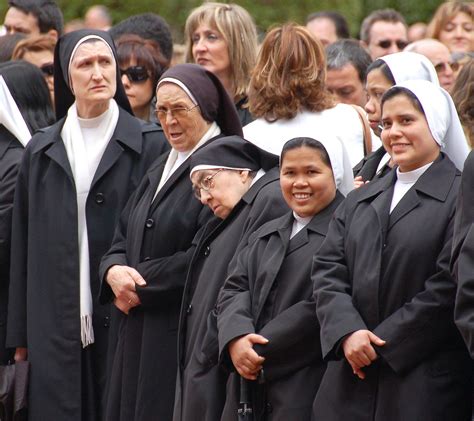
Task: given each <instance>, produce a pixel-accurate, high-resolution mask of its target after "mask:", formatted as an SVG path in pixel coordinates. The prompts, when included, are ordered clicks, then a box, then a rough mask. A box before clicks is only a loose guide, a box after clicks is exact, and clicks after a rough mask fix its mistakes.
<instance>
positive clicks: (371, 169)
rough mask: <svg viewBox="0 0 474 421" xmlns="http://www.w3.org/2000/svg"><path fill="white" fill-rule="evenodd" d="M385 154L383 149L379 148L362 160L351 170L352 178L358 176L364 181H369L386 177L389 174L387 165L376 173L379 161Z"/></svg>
mask: <svg viewBox="0 0 474 421" xmlns="http://www.w3.org/2000/svg"><path fill="white" fill-rule="evenodd" d="M386 153H387V151H386V150H385V148H384V147H383V146H381V147H380V148H378V149H377V150H376V151H374V152H372V153H371V154H369V155H367V156H365V157H364V158H362V160H361V161H360V162H359V163H358V164H357V165H356V166H355V167H354V168H353V171H354V177H356V176H360V177H362V180H364V181H371V180H376V179H378V178H381V177H383V176H384V175H387V174H388V173H389V172H390V167H389V166H388V164H385V165H384V166H383V167H382V168H381V169H380V170H379V171H377V168H378V166H379V164H380V161H381V160H382V158H383V157H384V156H385V154H386Z"/></svg>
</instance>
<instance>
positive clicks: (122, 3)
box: [0, 0, 441, 42]
mask: <svg viewBox="0 0 474 421" xmlns="http://www.w3.org/2000/svg"><path fill="white" fill-rule="evenodd" d="M235 2H236V3H238V4H240V5H241V6H243V7H245V8H246V9H247V10H248V11H249V12H250V13H251V14H252V16H254V18H255V21H256V23H257V25H258V27H259V29H260V30H261V31H262V32H264V31H265V30H266V29H267V28H268V27H270V26H271V25H274V24H278V23H281V22H285V21H288V20H292V21H295V22H298V23H302V24H304V23H305V20H306V16H307V15H308V14H309V13H312V12H316V11H320V10H337V11H339V12H341V13H342V14H343V15H344V16H345V17H346V18H347V20H348V21H349V23H350V26H351V32H352V35H353V36H357V35H358V31H359V25H360V22H361V21H362V19H363V18H364V16H366V15H368V14H369V13H370V12H371V11H373V10H376V9H382V8H386V7H392V8H394V9H396V10H398V11H399V12H401V13H402V14H403V15H404V16H405V18H406V19H407V21H408V23H413V22H416V21H424V22H428V21H429V19H430V18H431V16H432V14H433V12H434V11H435V10H436V7H437V6H438V5H439V4H441V1H440V0H422V1H414V0H318V1H315V0H293V1H291V2H290V1H288V0H258V1H255V0H235ZM1 3H7V1H2V2H1ZM58 3H59V5H60V6H61V8H62V10H63V12H64V17H65V20H66V21H68V20H71V19H76V18H80V17H82V16H84V13H85V11H86V10H87V8H88V7H90V6H92V5H93V4H97V3H101V4H104V5H105V6H107V7H108V8H109V9H110V11H111V14H112V16H113V19H114V22H119V21H120V20H122V19H124V18H126V17H127V16H130V15H133V14H137V13H144V12H154V13H158V14H159V15H161V16H163V17H164V18H165V19H166V20H167V21H168V23H169V24H170V26H171V27H172V30H173V34H174V36H175V40H176V41H177V42H180V41H182V39H181V38H182V31H183V26H184V22H185V21H186V17H187V15H188V14H189V12H190V10H191V9H192V8H193V7H196V6H199V5H200V4H201V1H196V0H100V1H97V0H58ZM6 10H7V5H6V4H2V5H0V16H4V14H5V12H6Z"/></svg>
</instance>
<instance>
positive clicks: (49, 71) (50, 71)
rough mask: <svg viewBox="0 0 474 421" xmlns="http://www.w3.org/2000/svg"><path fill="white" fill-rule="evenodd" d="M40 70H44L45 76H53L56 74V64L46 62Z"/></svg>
mask: <svg viewBox="0 0 474 421" xmlns="http://www.w3.org/2000/svg"><path fill="white" fill-rule="evenodd" d="M40 70H41V71H42V72H43V74H44V75H45V76H53V75H54V64H53V63H46V64H43V65H42V66H41V67H40Z"/></svg>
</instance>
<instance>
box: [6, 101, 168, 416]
mask: <svg viewBox="0 0 474 421" xmlns="http://www.w3.org/2000/svg"><path fill="white" fill-rule="evenodd" d="M63 124H64V119H62V120H60V121H59V122H57V123H56V124H54V125H53V126H51V127H49V128H47V129H43V130H41V131H40V132H38V133H37V134H35V135H34V137H33V139H32V140H31V141H30V143H29V144H28V147H27V148H26V150H25V153H24V158H23V161H22V163H21V167H20V171H19V175H18V182H17V185H16V192H15V202H14V209H13V229H12V248H11V280H10V294H9V308H8V327H7V345H8V346H11V347H27V348H28V359H29V361H30V363H31V377H30V384H29V420H30V421H35V420H61V421H62V420H64V421H66V420H67V421H69V420H71V421H73V420H74V421H76V420H77V421H79V420H88V421H94V420H96V419H99V414H100V412H101V408H100V405H99V404H100V401H101V399H102V392H103V389H104V384H105V366H106V354H107V343H108V334H109V328H108V326H109V306H108V305H107V306H104V305H100V303H99V302H98V299H97V297H98V292H99V285H100V282H99V276H98V269H99V262H100V259H101V258H102V256H103V254H104V253H105V252H106V251H107V250H108V249H109V247H110V244H111V242H112V237H113V233H114V229H115V226H116V223H117V221H118V219H119V216H120V212H121V210H122V209H123V208H124V206H125V204H126V202H127V200H128V198H129V197H130V195H131V194H132V193H133V192H134V190H135V189H136V187H137V186H138V184H139V182H140V180H141V179H142V177H143V175H144V174H145V171H146V170H147V168H148V167H149V166H150V164H151V163H152V162H153V160H154V159H156V157H157V156H159V155H160V154H161V153H162V152H164V151H165V150H167V149H168V148H169V146H168V143H167V142H166V140H165V138H164V136H163V133H162V131H161V130H159V129H158V128H157V127H156V126H149V125H142V124H141V123H140V122H139V120H137V119H135V118H134V117H132V116H131V115H130V114H128V113H127V112H126V111H124V110H122V109H120V114H119V119H118V123H117V126H116V128H115V131H114V133H113V135H112V138H111V140H110V141H109V143H108V145H107V147H106V150H105V152H104V154H103V156H102V159H101V161H100V163H99V166H98V168H97V171H96V173H95V176H94V179H93V182H92V184H91V187H90V192H89V196H88V198H87V202H86V217H87V228H88V237H89V258H90V279H91V292H92V296H93V298H94V300H93V327H94V335H95V342H94V344H92V345H90V346H88V347H87V348H85V349H84V350H83V348H82V344H81V335H80V300H79V295H80V293H79V250H78V226H77V204H76V203H77V202H76V200H77V199H76V189H75V183H74V178H73V175H72V172H71V168H70V165H69V161H68V158H67V153H66V149H65V147H64V143H63V141H62V139H61V130H62V127H63Z"/></svg>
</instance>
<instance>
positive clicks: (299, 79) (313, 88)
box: [248, 23, 335, 121]
mask: <svg viewBox="0 0 474 421" xmlns="http://www.w3.org/2000/svg"><path fill="white" fill-rule="evenodd" d="M248 104H249V109H250V112H251V113H252V114H253V115H254V116H255V117H257V118H259V117H263V118H265V119H266V120H267V121H275V120H278V119H283V118H286V119H289V118H293V117H295V116H296V114H297V113H298V112H300V111H303V110H308V111H314V112H316V111H322V110H325V109H327V108H332V107H333V106H334V105H335V104H334V101H333V99H332V97H331V95H330V93H329V92H328V90H327V89H326V59H325V55H324V49H323V47H322V45H321V43H320V42H319V41H318V40H316V38H315V37H313V35H312V34H311V33H310V32H309V31H308V30H307V29H306V28H305V27H303V26H299V25H296V24H295V23H288V24H285V25H283V26H277V27H275V28H274V29H272V30H271V31H270V32H269V33H268V34H267V36H266V37H265V39H264V40H263V44H262V47H261V50H260V54H259V56H258V60H257V65H256V66H255V69H254V71H253V73H252V78H251V80H250V86H249V101H248Z"/></svg>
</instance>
